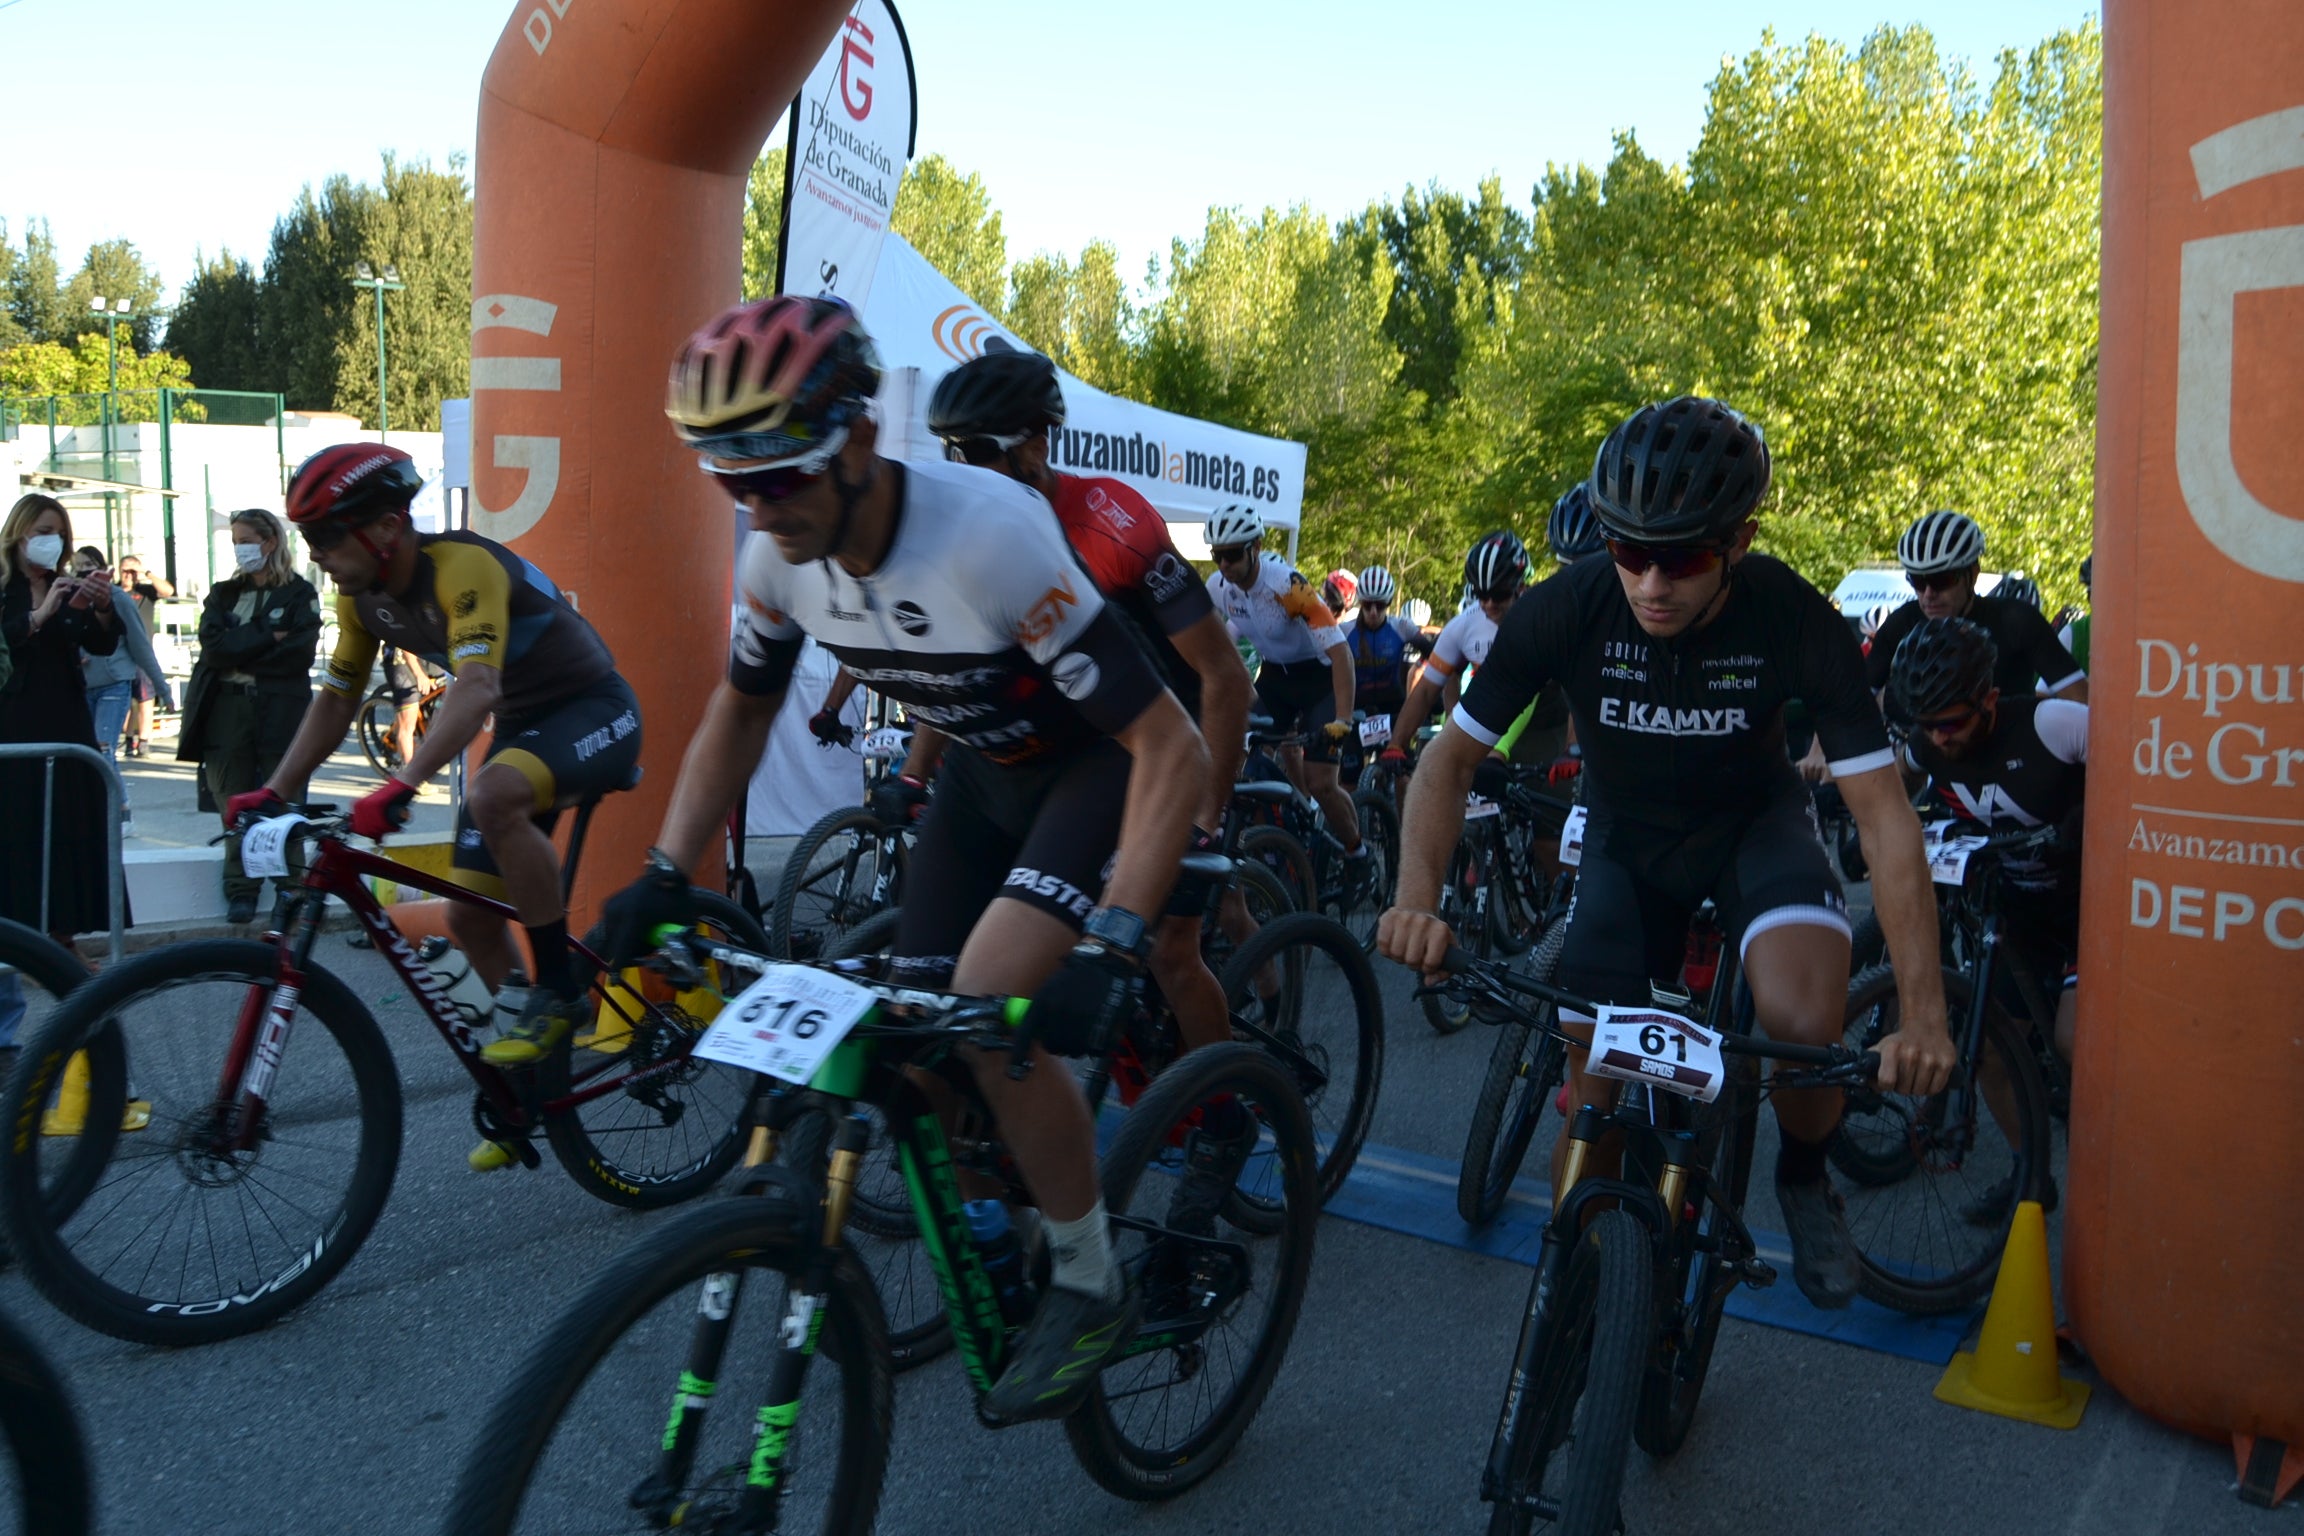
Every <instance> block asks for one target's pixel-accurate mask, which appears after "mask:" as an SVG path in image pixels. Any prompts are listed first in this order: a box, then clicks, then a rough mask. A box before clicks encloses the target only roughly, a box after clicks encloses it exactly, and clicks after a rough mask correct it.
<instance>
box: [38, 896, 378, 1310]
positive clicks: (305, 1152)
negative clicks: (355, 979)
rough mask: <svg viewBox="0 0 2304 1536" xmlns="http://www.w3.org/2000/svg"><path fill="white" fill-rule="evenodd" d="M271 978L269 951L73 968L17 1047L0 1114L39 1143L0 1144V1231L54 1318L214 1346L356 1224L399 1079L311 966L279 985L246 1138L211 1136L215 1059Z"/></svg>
mask: <svg viewBox="0 0 2304 1536" xmlns="http://www.w3.org/2000/svg"><path fill="white" fill-rule="evenodd" d="M278 974H279V953H278V951H277V950H276V949H274V948H273V947H272V946H270V945H266V944H261V943H256V942H254V941H251V940H244V939H200V940H195V941H193V942H191V943H186V944H172V945H169V946H168V947H167V948H164V949H156V950H152V951H150V952H149V953H146V954H143V955H138V956H136V957H135V958H133V959H130V960H126V961H123V962H122V963H121V964H119V965H117V966H114V967H113V968H112V969H110V970H108V971H106V972H104V973H103V974H102V975H100V976H97V977H94V978H92V979H91V980H89V981H88V982H87V983H86V984H84V985H83V986H81V987H80V988H79V989H78V990H76V991H75V992H73V993H72V995H71V996H70V997H68V998H67V999H65V1001H64V1002H63V1004H62V1005H61V1006H60V1007H58V1008H57V1009H56V1011H55V1012H54V1013H52V1014H50V1015H49V1017H48V1019H47V1020H46V1022H45V1023H44V1024H43V1025H42V1026H41V1027H40V1028H39V1029H38V1030H37V1031H36V1032H35V1033H34V1034H33V1036H32V1037H31V1038H30V1039H29V1040H28V1041H26V1043H25V1047H24V1050H23V1051H22V1053H21V1055H20V1056H19V1058H18V1060H17V1063H16V1068H15V1070H14V1071H13V1072H11V1073H10V1074H9V1077H8V1083H7V1086H6V1088H5V1090H0V1104H4V1105H5V1108H4V1110H0V1113H4V1114H5V1115H6V1117H7V1123H8V1124H10V1125H18V1126H25V1127H30V1126H32V1125H34V1124H38V1125H39V1126H40V1128H41V1134H39V1135H37V1136H30V1135H27V1136H21V1137H19V1138H18V1139H17V1141H16V1143H15V1144H14V1145H13V1146H12V1147H11V1148H10V1150H9V1154H8V1157H7V1162H6V1166H5V1170H4V1171H0V1226H4V1227H5V1229H6V1231H7V1234H8V1240H9V1242H10V1243H11V1244H12V1245H13V1246H14V1247H15V1250H16V1255H17V1258H18V1259H19V1260H20V1261H21V1262H22V1264H23V1266H24V1272H25V1274H26V1275H27V1276H29V1277H30V1279H31V1281H32V1283H33V1284H34V1285H36V1286H37V1287H39V1289H40V1293H41V1294H42V1295H44V1296H46V1297H47V1298H48V1299H49V1300H50V1301H51V1302H54V1303H55V1304H56V1306H57V1307H58V1308H60V1309H61V1310H62V1311H64V1312H65V1313H66V1314H67V1315H68V1316H71V1317H73V1318H76V1319H77V1320H79V1321H80V1322H82V1323H84V1324H86V1325H87V1326H88V1327H90V1328H94V1329H96V1330H98V1331H99V1332H102V1333H108V1334H111V1335H112V1336H113V1337H114V1338H120V1339H128V1340H131V1341H133V1342H135V1343H139V1344H165V1345H178V1344H206V1343H211V1342H213V1341H215V1340H218V1339H227V1338H231V1337H233V1336H235V1335H237V1334H242V1333H247V1332H249V1331H250V1330H251V1329H255V1328H260V1327H263V1326H264V1325H265V1324H267V1323H269V1322H272V1321H274V1320H275V1319H277V1318H279V1317H282V1316H284V1315H286V1314H287V1313H289V1312H292V1311H294V1310H295V1309H296V1308H297V1307H299V1306H302V1305H303V1304H304V1303H305V1302H306V1301H308V1300H310V1299H311V1298H312V1297H313V1296H314V1295H315V1294H317V1293H318V1292H319V1290H320V1289H321V1287H323V1286H325V1285H326V1284H327V1283H328V1282H329V1281H330V1280H332V1279H334V1278H335V1276H336V1272H337V1271H338V1270H340V1269H342V1268H343V1267H344V1265H345V1264H346V1262H347V1261H349V1260H350V1259H351V1257H352V1255H353V1254H354V1253H356V1252H357V1251H358V1250H359V1247H360V1244H361V1243H362V1241H363V1240H365V1239H366V1238H367V1236H368V1232H369V1229H370V1228H371V1227H373V1226H374V1225H375V1223H376V1217H377V1213H378V1212H380V1211H382V1210H383V1208H384V1198H385V1195H386V1194H387V1193H388V1192H389V1191H390V1190H391V1187H392V1177H393V1173H394V1171H395V1169H396V1168H397V1167H398V1164H399V1158H400V1112H401V1109H400V1077H399V1073H398V1071H397V1070H396V1069H395V1068H394V1066H393V1063H392V1056H391V1052H390V1051H389V1050H388V1049H387V1048H386V1046H385V1043H384V1036H383V1033H382V1032H381V1031H380V1030H378V1028H377V1027H376V1021H375V1020H374V1019H373V1018H372V1017H370V1016H369V1013H368V1010H367V1008H366V1007H365V1006H363V1005H362V1004H361V1002H360V1000H359V999H358V998H357V997H355V996H354V995H353V993H352V990H351V989H350V988H349V987H347V986H345V984H344V983H343V982H342V981H340V980H338V979H337V978H336V977H335V976H333V975H331V974H330V973H328V972H327V971H325V970H322V969H321V968H320V967H319V966H317V965H309V964H308V965H307V968H306V972H305V981H304V987H303V990H302V992H301V993H298V994H295V995H294V1001H295V1013H294V1015H293V1017H292V1019H291V1023H290V1031H291V1032H290V1034H289V1037H288V1039H287V1043H286V1046H285V1048H284V1049H283V1050H282V1051H281V1053H280V1056H279V1060H278V1064H277V1066H276V1067H275V1069H274V1073H273V1078H272V1082H271V1085H270V1089H269V1093H268V1096H267V1103H266V1106H265V1111H264V1117H263V1123H262V1124H261V1125H260V1126H259V1127H258V1135H257V1138H256V1142H255V1145H254V1147H253V1148H251V1149H250V1150H247V1151H235V1150H232V1149H231V1148H230V1146H229V1145H228V1138H227V1136H226V1134H225V1131H226V1129H227V1127H226V1123H225V1122H226V1118H227V1117H228V1115H229V1114H230V1112H231V1110H232V1107H233V1106H232V1104H231V1102H230V1099H229V1098H225V1099H221V1100H220V1098H219V1084H220V1083H221V1082H222V1080H223V1073H224V1064H225V1061H226V1057H227V1054H228V1052H229V1050H230V1048H231V1045H232V1042H233V1039H234V1035H235V1033H236V1031H237V1030H238V1029H239V1028H240V1027H241V1026H242V1023H243V1021H244V1020H245V1021H246V1023H247V1025H248V1026H249V1027H251V1028H253V1027H255V1026H257V1025H258V1024H259V1023H262V1022H263V1019H262V1015H263V1011H264V1010H265V1009H267V1008H268V1007H269V1006H270V1005H271V1003H272V1002H273V1001H274V1000H275V994H274V990H273V989H274V983H275V981H276V980H277V977H278ZM324 1046H325V1047H326V1048H325V1049H324V1048H323V1047H324ZM82 1052H85V1053H86V1054H85V1062H86V1065H85V1067H79V1066H75V1065H74V1058H75V1056H76V1055H77V1054H78V1053H82ZM131 1083H133V1084H134V1094H135V1100H136V1102H137V1103H138V1104H139V1105H141V1104H143V1103H146V1102H148V1103H149V1104H150V1106H151V1109H150V1118H149V1122H148V1123H146V1124H143V1125H142V1126H141V1128H133V1127H135V1121H133V1120H130V1121H129V1122H128V1123H127V1124H124V1123H123V1118H124V1116H125V1115H126V1112H127V1110H128V1106H129V1085H130V1084H131ZM222 1092H223V1093H224V1094H227V1095H232V1094H236V1093H237V1084H236V1083H235V1084H231V1085H227V1086H225V1087H224V1088H223V1089H222Z"/></svg>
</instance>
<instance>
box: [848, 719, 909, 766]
mask: <svg viewBox="0 0 2304 1536" xmlns="http://www.w3.org/2000/svg"><path fill="white" fill-rule="evenodd" d="M856 750H857V751H859V752H861V753H863V754H864V755H865V756H866V757H874V758H893V757H902V756H904V755H905V754H906V753H907V752H910V751H911V750H912V733H911V732H910V731H908V730H906V729H905V728H904V727H903V726H900V725H884V726H882V727H880V729H878V730H876V731H867V732H866V733H865V735H864V741H863V744H862V745H860V746H858V747H857V749H856Z"/></svg>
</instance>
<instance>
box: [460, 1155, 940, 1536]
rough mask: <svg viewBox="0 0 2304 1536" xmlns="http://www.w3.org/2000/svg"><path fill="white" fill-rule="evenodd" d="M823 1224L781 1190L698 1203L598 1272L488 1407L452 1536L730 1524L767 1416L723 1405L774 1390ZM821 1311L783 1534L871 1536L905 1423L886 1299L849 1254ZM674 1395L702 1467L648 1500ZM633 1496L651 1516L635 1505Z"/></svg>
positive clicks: (790, 1466) (789, 1466)
mask: <svg viewBox="0 0 2304 1536" xmlns="http://www.w3.org/2000/svg"><path fill="white" fill-rule="evenodd" d="M811 1215H812V1213H810V1212H807V1211H804V1210H800V1209H796V1208H795V1207H794V1204H793V1202H792V1201H791V1200H789V1199H788V1198H780V1197H778V1196H775V1195H766V1196H758V1197H747V1198H744V1199H736V1200H725V1201H718V1202H714V1203H712V1204H709V1205H704V1206H699V1207H698V1208H696V1209H695V1210H692V1211H684V1212H682V1213H680V1214H679V1215H678V1216H676V1217H674V1218H672V1219H671V1220H670V1221H669V1222H668V1223H667V1224H666V1225H663V1226H660V1227H658V1228H657V1229H656V1230H655V1231H653V1232H651V1233H650V1234H649V1235H648V1236H647V1237H646V1238H644V1239H643V1240H642V1241H640V1242H639V1243H637V1244H635V1245H633V1247H631V1248H630V1249H628V1250H626V1251H625V1253H624V1255H623V1256H622V1257H621V1258H619V1259H617V1260H616V1262H615V1263H614V1264H612V1265H610V1266H609V1267H608V1268H607V1269H605V1270H603V1271H601V1272H600V1274H599V1275H598V1276H597V1277H596V1278H594V1280H593V1281H592V1283H591V1284H590V1285H588V1286H586V1287H585V1288H584V1291H583V1294H582V1295H580V1296H578V1297H577V1298H576V1299H575V1300H574V1301H573V1302H571V1303H570V1304H569V1305H568V1307H567V1308H566V1309H565V1310H564V1311H563V1312H562V1313H561V1314H560V1316H559V1317H558V1318H557V1319H556V1320H555V1321H554V1322H553V1324H552V1326H551V1327H550V1329H548V1330H547V1331H546V1332H545V1334H544V1335H543V1337H541V1338H539V1339H538V1340H537V1341H536V1343H535V1345H534V1347H533V1348H531V1349H530V1350H529V1352H528V1355H527V1358H526V1359H525V1360H524V1361H523V1362H522V1364H521V1366H520V1369H519V1371H518V1372H517V1373H516V1374H515V1375H514V1376H513V1378H512V1380H511V1382H510V1383H509V1384H508V1385H507V1386H506V1387H505V1389H504V1391H503V1394H502V1395H501V1396H500V1397H498V1398H497V1400H496V1403H495V1406H494V1407H493V1408H491V1409H490V1410H489V1413H488V1417H487V1419H486V1420H485V1422H484V1423H483V1426H482V1428H481V1432H480V1434H479V1436H478V1437H477V1438H476V1439H475V1440H474V1442H473V1445H472V1449H471V1451H470V1453H469V1454H468V1455H467V1456H466V1457H465V1460H464V1466H463V1470H462V1472H461V1473H460V1474H459V1476H458V1477H457V1481H456V1489H455V1492H454V1493H453V1494H452V1495H450V1497H449V1501H448V1514H447V1518H446V1519H445V1520H444V1521H443V1522H442V1526H441V1529H442V1531H443V1532H444V1533H445V1536H509V1533H511V1532H516V1531H531V1532H552V1533H560V1532H567V1531H586V1532H608V1531H660V1530H663V1529H664V1528H665V1527H666V1526H667V1525H669V1524H672V1523H673V1522H674V1521H675V1520H677V1522H678V1524H679V1525H680V1526H681V1528H683V1529H688V1528H694V1529H698V1530H722V1529H733V1528H734V1527H733V1526H732V1525H726V1524H723V1523H722V1522H724V1521H728V1520H729V1519H730V1518H731V1517H732V1515H733V1513H734V1509H735V1505H736V1502H737V1499H738V1497H739V1496H740V1495H741V1494H742V1493H743V1491H744V1488H745V1479H746V1474H747V1470H748V1468H749V1466H750V1464H751V1461H752V1458H753V1452H754V1447H755V1444H756V1436H758V1435H759V1434H760V1433H761V1431H762V1427H763V1422H764V1421H763V1420H762V1418H761V1416H759V1415H756V1414H755V1413H754V1412H753V1411H752V1410H753V1408H754V1406H755V1405H754V1404H751V1403H745V1402H739V1403H734V1404H730V1403H727V1402H725V1401H724V1400H725V1399H727V1398H729V1397H730V1396H732V1395H733V1394H735V1393H736V1392H738V1391H740V1390H742V1389H743V1388H744V1387H750V1388H752V1389H754V1390H755V1391H757V1390H760V1389H763V1388H764V1387H765V1386H766V1384H767V1382H768V1379H769V1364H770V1361H771V1360H772V1359H773V1356H774V1353H775V1350H776V1348H777V1343H778V1337H777V1336H778V1334H779V1333H780V1332H781V1330H782V1326H783V1323H784V1318H785V1314H786V1311H787V1309H788V1304H789V1297H790V1292H791V1287H792V1286H793V1284H795V1283H796V1282H797V1280H798V1279H799V1277H800V1276H802V1275H803V1274H804V1273H805V1272H806V1269H807V1265H808V1262H809V1252H810V1247H811V1243H810V1239H809V1237H808V1223H809V1220H810V1216H811ZM732 1281H733V1283H732ZM717 1314H724V1315H725V1319H726V1323H727V1326H728V1329H729V1334H728V1340H727V1348H726V1352H725V1353H724V1354H723V1355H722V1356H721V1359H720V1365H719V1369H718V1370H717V1371H716V1372H715V1373H714V1374H713V1377H712V1379H709V1380H706V1379H703V1378H702V1377H700V1376H698V1375H697V1374H695V1373H694V1372H693V1371H692V1369H690V1367H691V1363H692V1362H691V1357H690V1349H691V1347H692V1342H693V1340H694V1338H695V1336H696V1333H697V1330H698V1329H699V1328H700V1327H706V1326H710V1325H711V1324H712V1323H714V1322H717V1321H719V1320H720V1319H719V1316H718V1315H717ZM821 1316H822V1318H823V1324H822V1328H823V1332H822V1333H821V1335H820V1336H819V1338H820V1345H819V1348H818V1351H817V1353H816V1356H815V1358H814V1359H813V1360H812V1361H811V1362H810V1364H809V1367H808V1374H807V1376H806V1378H805V1387H806V1388H807V1390H804V1391H803V1392H802V1393H801V1397H800V1401H799V1403H798V1404H797V1409H798V1412H797V1415H796V1417H795V1419H794V1420H793V1421H792V1422H789V1423H786V1424H784V1425H783V1426H782V1427H783V1428H784V1429H785V1430H786V1431H787V1435H786V1440H785V1444H786V1446H787V1447H788V1459H787V1461H786V1463H785V1467H784V1469H783V1470H784V1476H783V1479H782V1481H783V1485H784V1487H783V1499H784V1503H783V1508H782V1518H781V1521H780V1522H779V1525H778V1529H780V1530H784V1531H795V1532H797V1531H820V1532H833V1533H841V1536H849V1533H862V1532H866V1531H869V1530H870V1529H871V1528H872V1522H873V1516H874V1513H875V1511H876V1510H877V1509H878V1507H879V1502H880V1487H881V1479H882V1476H883V1474H884V1473H885V1472H886V1470H887V1463H888V1437H889V1431H890V1429H891V1427H892V1424H893V1420H894V1417H895V1387H894V1382H893V1378H891V1377H890V1375H889V1373H888V1367H887V1361H886V1356H885V1348H886V1346H885V1343H884V1340H883V1336H882V1330H881V1320H880V1305H879V1301H878V1299H877V1298H876V1297H875V1296H874V1295H873V1294H872V1282H871V1280H870V1278H869V1277H867V1276H866V1275H865V1274H864V1272H863V1270H862V1269H861V1268H860V1267H858V1265H857V1263H856V1261H855V1259H854V1257H853V1256H852V1255H847V1254H843V1255H842V1256H841V1257H840V1259H839V1260H838V1262H837V1263H836V1264H835V1265H834V1267H833V1271H832V1280H831V1285H830V1287H829V1291H828V1294H827V1300H826V1305H825V1308H824V1311H823V1313H822V1314H821ZM827 1371H829V1372H831V1373H833V1375H832V1378H831V1379H830V1380H827V1379H826V1376H825V1374H824V1373H826V1372H827ZM667 1400H669V1402H670V1403H671V1407H672V1413H673V1415H674V1418H675V1421H676V1422H680V1423H682V1424H683V1426H684V1428H686V1429H687V1430H688V1431H690V1432H692V1433H698V1434H699V1441H698V1450H697V1455H696V1457H695V1460H694V1463H693V1467H694V1470H693V1472H692V1473H691V1474H690V1475H689V1477H688V1478H687V1479H686V1480H685V1481H684V1482H683V1483H682V1484H681V1485H680V1486H679V1487H677V1488H661V1487H651V1488H649V1489H648V1490H647V1493H646V1495H645V1496H643V1495H642V1488H643V1485H645V1484H649V1483H651V1482H652V1481H653V1480H654V1479H655V1478H656V1476H657V1472H658V1463H659V1458H660V1457H661V1456H662V1454H663V1444H664V1441H665V1439H666V1438H667V1435H668V1431H667V1430H666V1427H665V1415H664V1406H665V1404H666V1402H667ZM698 1415H701V1416H702V1418H703V1421H704V1422H703V1426H702V1428H701V1430H700V1431H697V1430H696V1427H695V1417H696V1416H698ZM635 1498H639V1499H640V1502H642V1503H644V1504H645V1505H646V1506H647V1507H646V1508H644V1509H635V1508H633V1501H634V1500H635Z"/></svg>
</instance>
